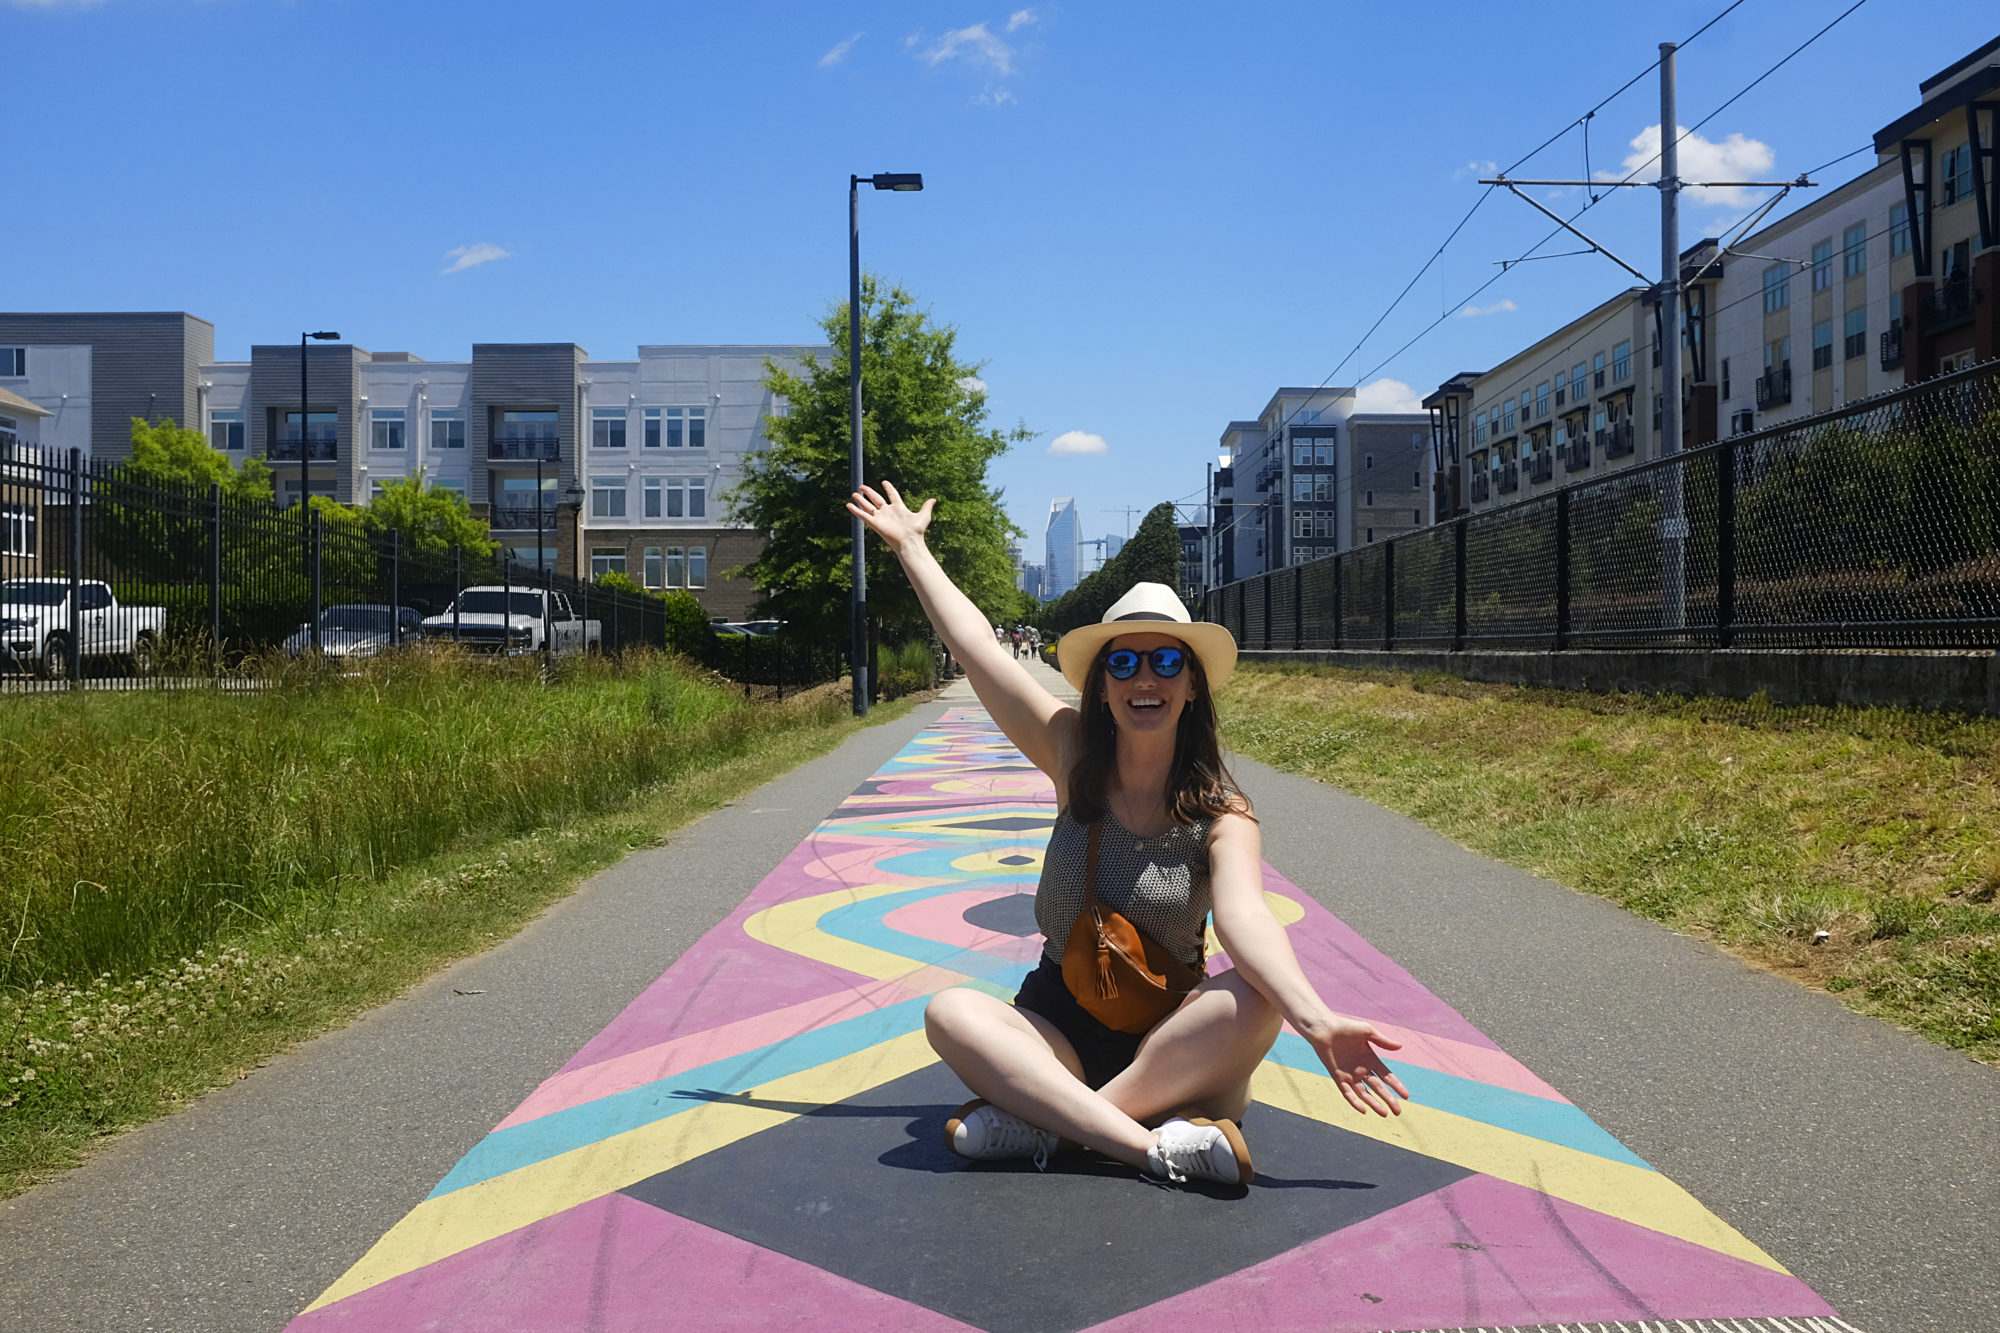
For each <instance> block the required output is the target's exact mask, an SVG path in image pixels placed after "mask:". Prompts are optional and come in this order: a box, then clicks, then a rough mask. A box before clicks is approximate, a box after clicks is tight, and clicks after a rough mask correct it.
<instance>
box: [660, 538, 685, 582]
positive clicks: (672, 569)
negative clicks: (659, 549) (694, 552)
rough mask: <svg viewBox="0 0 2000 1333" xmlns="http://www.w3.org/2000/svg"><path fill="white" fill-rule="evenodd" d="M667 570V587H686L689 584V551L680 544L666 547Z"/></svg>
mask: <svg viewBox="0 0 2000 1333" xmlns="http://www.w3.org/2000/svg"><path fill="white" fill-rule="evenodd" d="M666 562H667V572H666V579H665V582H664V583H662V584H661V585H660V586H662V587H665V588H685V587H686V586H687V552H686V551H685V550H683V549H682V548H681V547H678V546H669V547H667V548H666Z"/></svg>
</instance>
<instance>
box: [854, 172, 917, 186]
mask: <svg viewBox="0 0 2000 1333" xmlns="http://www.w3.org/2000/svg"><path fill="white" fill-rule="evenodd" d="M868 183H869V184H870V185H872V186H874V187H875V188H876V189H878V190H898V191H910V190H921V189H923V188H924V178H923V173H921V172H916V171H883V172H878V173H877V174H875V175H873V176H870V177H869V178H868Z"/></svg>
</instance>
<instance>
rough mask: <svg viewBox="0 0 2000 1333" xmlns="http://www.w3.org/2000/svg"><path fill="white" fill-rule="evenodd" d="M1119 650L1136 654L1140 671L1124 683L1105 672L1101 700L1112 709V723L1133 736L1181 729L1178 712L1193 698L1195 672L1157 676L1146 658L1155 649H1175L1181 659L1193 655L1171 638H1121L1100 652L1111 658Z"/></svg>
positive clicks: (1136, 636)
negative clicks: (1129, 730)
mask: <svg viewBox="0 0 2000 1333" xmlns="http://www.w3.org/2000/svg"><path fill="white" fill-rule="evenodd" d="M1121 648H1129V649H1131V650H1132V651H1133V652H1135V653H1137V654H1139V670H1138V671H1137V672H1135V673H1134V674H1133V675H1132V676H1131V677H1130V678H1129V679H1127V680H1119V679H1118V678H1117V677H1116V676H1114V675H1112V674H1111V672H1110V671H1109V670H1108V669H1107V670H1106V671H1105V672H1104V699H1105V702H1106V703H1108V704H1109V705H1110V706H1111V719H1112V721H1113V722H1115V723H1116V724H1117V725H1118V726H1120V727H1129V728H1131V730H1132V731H1134V732H1136V733H1144V732H1149V731H1165V732H1172V731H1173V729H1174V728H1175V727H1177V726H1179V725H1180V720H1181V710H1182V709H1184V708H1186V707H1187V703H1188V700H1189V699H1190V698H1191V697H1193V694H1192V691H1193V688H1194V672H1193V671H1192V670H1190V669H1189V668H1188V667H1187V666H1186V665H1183V666H1182V667H1181V669H1180V670H1179V671H1178V672H1176V673H1175V674H1173V675H1171V676H1160V675H1157V674H1155V672H1154V671H1153V664H1152V661H1151V660H1150V659H1149V658H1148V657H1147V656H1146V655H1147V654H1148V653H1150V652H1152V651H1153V650H1154V649H1155V648H1173V649H1176V650H1178V651H1179V652H1180V653H1181V655H1182V657H1183V659H1186V658H1189V657H1192V656H1193V654H1192V653H1190V652H1189V651H1188V647H1187V645H1186V644H1184V643H1182V642H1181V641H1180V640H1179V639H1176V638H1174V637H1173V636H1172V635H1171V634H1121V635H1119V636H1118V637H1117V638H1115V639H1113V640H1112V641H1111V642H1110V643H1108V644H1106V645H1105V646H1104V648H1103V652H1104V653H1106V654H1110V653H1114V652H1116V651H1118V650H1119V649H1121Z"/></svg>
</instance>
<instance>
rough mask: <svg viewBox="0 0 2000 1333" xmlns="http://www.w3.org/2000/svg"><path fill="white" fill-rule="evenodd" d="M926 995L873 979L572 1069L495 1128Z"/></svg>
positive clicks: (890, 982)
mask: <svg viewBox="0 0 2000 1333" xmlns="http://www.w3.org/2000/svg"><path fill="white" fill-rule="evenodd" d="M923 993H924V992H922V991H920V990H911V989H909V988H908V987H906V986H901V985H898V984H897V983H896V982H893V981H870V982H866V983H864V984H862V985H859V986H856V987H854V988H853V989H851V990H843V991H838V992H836V993H834V994H832V995H824V996H821V997H819V998H818V999H814V1000H806V1001H803V1002H802V1003H799V1004H789V1005H786V1006H785V1007H784V1008H782V1009H773V1010H771V1011H770V1012H769V1013H764V1014H757V1015H754V1016H752V1017H750V1018H743V1019H738V1020H737V1021H736V1022H734V1023H724V1024H723V1025H722V1026H720V1027H714V1028H710V1029H708V1030H707V1031H706V1032H696V1033H692V1034H690V1035H689V1036H685V1037H677V1038H675V1039H674V1040H672V1041H663V1042H660V1043H659V1044H657V1045H654V1046H647V1047H644V1048H642V1049H640V1050H636V1051H632V1052H629V1053H628V1054H625V1055H620V1056H616V1057H614V1058H612V1059H609V1060H605V1061H603V1062H602V1063H600V1064H594V1065H586V1066H584V1067H583V1068H581V1069H571V1070H567V1071H565V1072H563V1073H560V1074H557V1075H555V1076H554V1077H552V1078H550V1079H548V1080H547V1081H545V1082H544V1083H543V1084H542V1086H541V1087H539V1088H536V1089H535V1090H534V1091H533V1092H532V1093H530V1094H529V1095H528V1100H526V1101H524V1102H522V1103H521V1104H520V1106H518V1107H516V1108H515V1110H514V1112H513V1113H512V1114H511V1115H509V1116H508V1117H507V1118H506V1119H505V1120H502V1121H501V1122H500V1123H499V1124H497V1125H495V1126H494V1129H496V1130H502V1129H511V1128H512V1127H513V1126H515V1125H518V1124H522V1123H524V1122H525V1121H529V1120H536V1119H539V1118H540V1117H542V1116H545V1115H549V1114H552V1113H554V1112H556V1111H563V1110H567V1109H569V1108H570V1107H572V1106H581V1105H582V1104H583V1103H585V1102H591V1101H596V1100H597V1099H598V1098H599V1097H609V1096H611V1095H612V1094H613V1093H619V1092H624V1091H626V1090H628V1089H631V1088H636V1087H639V1086H641V1085H642V1084H646V1083H651V1082H652V1081H653V1080H655V1079H661V1078H667V1077H669V1076H671V1075H674V1074H678V1073H681V1072H682V1071H684V1070H688V1069H695V1068H698V1067H699V1066H701V1065H705V1064H710V1063H713V1062H714V1061H716V1060H723V1059H727V1058H728V1057H730V1056H732V1055H741V1054H743V1053H744V1052H745V1051H754V1050H756V1049H757V1048H758V1047H760V1046H768V1045H770V1044H771V1043H772V1042H778V1041H785V1040H787V1039H789V1038H792V1037H797V1036H800V1035H802V1034H804V1033H807V1032H810V1031H812V1030H813V1029H814V1028H817V1027H821V1026H824V1025H825V1024H827V1023H833V1022H838V1021H839V1020H841V1019H843V1018H853V1017H855V1016H856V1015H858V1014H864V1013H869V1012H872V1011H874V1010H876V1009H882V1008H885V1007H887V1006H889V1005H892V1004H898V1003H900V1002H902V1001H904V1000H911V999H915V998H916V997H917V996H918V995H921V994H923Z"/></svg>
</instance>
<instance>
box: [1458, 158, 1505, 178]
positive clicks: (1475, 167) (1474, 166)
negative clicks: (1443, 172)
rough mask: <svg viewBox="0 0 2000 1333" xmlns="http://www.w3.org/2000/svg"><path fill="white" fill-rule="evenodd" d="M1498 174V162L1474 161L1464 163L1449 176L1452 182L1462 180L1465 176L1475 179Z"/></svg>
mask: <svg viewBox="0 0 2000 1333" xmlns="http://www.w3.org/2000/svg"><path fill="white" fill-rule="evenodd" d="M1499 174H1500V164H1499V163H1498V162H1477V161H1475V162H1468V163H1466V164H1465V165H1464V166H1462V167H1460V168H1459V169H1458V170H1457V171H1454V172H1452V173H1451V176H1452V179H1453V180H1464V179H1465V178H1466V177H1467V176H1471V177H1474V178H1477V177H1480V176H1497V175H1499Z"/></svg>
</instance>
